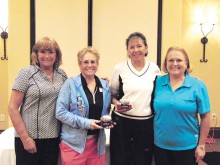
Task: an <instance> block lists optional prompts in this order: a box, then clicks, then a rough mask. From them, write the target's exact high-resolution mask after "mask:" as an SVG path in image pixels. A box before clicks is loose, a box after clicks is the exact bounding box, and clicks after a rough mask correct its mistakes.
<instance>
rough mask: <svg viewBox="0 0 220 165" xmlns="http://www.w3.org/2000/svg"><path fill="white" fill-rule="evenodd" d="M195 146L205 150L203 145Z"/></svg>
mask: <svg viewBox="0 0 220 165" xmlns="http://www.w3.org/2000/svg"><path fill="white" fill-rule="evenodd" d="M197 148H199V149H201V150H205V145H198V146H197Z"/></svg>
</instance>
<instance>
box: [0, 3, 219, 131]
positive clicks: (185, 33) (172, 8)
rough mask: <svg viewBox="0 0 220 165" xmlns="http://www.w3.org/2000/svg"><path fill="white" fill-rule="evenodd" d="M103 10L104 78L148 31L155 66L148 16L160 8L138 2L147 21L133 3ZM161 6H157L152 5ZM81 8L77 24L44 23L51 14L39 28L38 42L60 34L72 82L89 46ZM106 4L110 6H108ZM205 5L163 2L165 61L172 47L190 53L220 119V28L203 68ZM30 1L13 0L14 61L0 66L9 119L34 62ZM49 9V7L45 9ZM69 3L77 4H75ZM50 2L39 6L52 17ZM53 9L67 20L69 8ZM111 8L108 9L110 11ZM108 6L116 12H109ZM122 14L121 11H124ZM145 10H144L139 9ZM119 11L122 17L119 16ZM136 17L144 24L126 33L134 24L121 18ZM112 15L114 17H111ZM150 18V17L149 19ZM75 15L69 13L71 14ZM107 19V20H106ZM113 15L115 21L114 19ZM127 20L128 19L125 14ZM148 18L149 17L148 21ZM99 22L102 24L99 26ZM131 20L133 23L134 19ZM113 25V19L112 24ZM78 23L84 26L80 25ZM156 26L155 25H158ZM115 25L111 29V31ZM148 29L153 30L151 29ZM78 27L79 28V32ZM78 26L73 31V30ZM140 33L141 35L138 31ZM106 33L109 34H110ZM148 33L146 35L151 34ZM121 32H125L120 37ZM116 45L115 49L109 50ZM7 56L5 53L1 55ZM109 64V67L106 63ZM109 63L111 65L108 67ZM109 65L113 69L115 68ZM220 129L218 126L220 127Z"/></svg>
mask: <svg viewBox="0 0 220 165" xmlns="http://www.w3.org/2000/svg"><path fill="white" fill-rule="evenodd" d="M99 1H100V2H99V3H98V5H97V4H96V5H94V7H95V8H96V12H94V14H95V16H94V17H95V18H96V19H94V25H93V26H94V27H95V26H97V27H96V28H95V30H94V31H93V35H94V44H95V45H96V47H97V49H99V50H100V53H101V55H102V56H103V57H101V63H104V64H106V65H104V66H103V65H101V66H100V67H101V68H100V69H101V71H100V72H99V74H100V75H105V74H106V75H109V74H111V67H113V64H115V63H117V62H119V61H121V60H123V59H125V57H126V51H125V44H124V42H125V38H126V37H127V35H128V33H129V31H134V30H136V29H137V30H139V29H140V31H142V32H143V33H144V34H145V35H146V36H147V38H148V40H149V42H150V43H149V44H150V51H152V52H151V54H150V56H149V58H151V59H152V61H155V60H156V59H155V55H156V53H155V48H156V43H155V42H156V41H155V39H154V37H153V36H152V34H149V33H148V30H150V31H154V30H155V27H154V25H152V22H153V21H155V20H151V19H152V17H150V18H149V17H147V19H150V23H148V22H145V21H143V20H145V17H146V15H150V16H153V15H154V14H149V13H152V12H153V11H152V10H151V9H152V8H154V7H155V5H156V4H155V3H153V6H150V5H149V4H148V3H149V1H148V2H138V3H137V2H136V1H135V3H134V4H135V6H137V5H138V4H140V8H142V7H143V6H146V5H147V6H146V9H147V12H146V15H143V13H145V12H144V11H141V12H140V11H138V10H137V9H135V10H131V7H132V0H129V1H126V2H128V4H129V5H128V6H127V7H124V8H123V7H121V8H117V7H114V6H112V5H109V4H108V3H110V1H103V0H99ZM152 1H153V2H155V1H154V0H152ZM74 2H76V3H74V4H75V7H73V9H72V10H73V15H71V16H72V17H73V18H71V17H70V16H69V15H67V14H66V15H65V18H63V19H66V20H67V23H66V24H59V22H56V20H57V17H44V16H45V15H46V13H40V14H39V15H37V17H38V18H40V19H42V20H43V21H44V23H42V25H41V26H39V27H38V35H37V36H36V38H37V39H38V38H40V37H42V36H45V35H50V36H52V37H53V36H54V34H56V35H57V36H58V37H56V38H55V39H56V40H57V41H58V43H59V44H60V46H61V49H62V50H63V54H65V55H64V58H63V60H64V64H63V66H62V67H63V68H64V69H65V70H66V72H67V73H68V75H69V76H71V75H74V74H76V73H78V70H77V68H78V66H77V63H76V57H75V56H76V52H77V51H78V49H80V48H81V47H83V46H86V45H87V38H86V36H87V28H86V26H87V7H84V8H83V7H82V6H87V0H80V1H74ZM105 2H106V3H105ZM116 2H118V3H117V4H119V6H120V5H122V1H115V0H111V3H112V4H114V3H116ZM200 2H201V1H200V0H182V1H180V0H166V1H163V30H162V39H163V40H162V41H163V42H162V59H163V57H164V55H165V53H166V50H167V49H168V47H170V46H173V45H177V46H182V47H184V48H185V49H186V51H187V52H188V54H189V56H190V59H191V63H192V65H193V69H194V70H193V72H192V74H193V75H195V76H197V77H199V78H201V79H202V80H203V81H204V82H205V83H206V85H207V87H208V90H209V94H210V99H211V109H212V112H215V113H217V117H218V118H220V111H219V110H218V109H219V107H220V105H219V94H220V86H219V85H218V84H220V78H219V76H218V75H219V72H220V71H219V69H218V64H219V61H220V56H219V55H218V54H219V52H220V47H219V45H220V43H219V42H220V40H219V38H220V32H219V25H218V23H217V25H216V27H215V29H214V31H213V32H212V33H211V34H209V35H208V39H209V42H208V44H207V45H206V54H207V59H208V62H207V63H200V62H199V60H200V59H201V58H202V44H201V43H200V39H201V37H202V33H201V31H200V29H199V28H195V24H196V22H195V20H193V13H194V10H195V8H196V7H197V6H201V4H200ZM204 2H206V3H207V4H206V6H209V4H214V6H215V8H216V9H217V11H220V10H219V8H220V7H219V6H220V1H218V0H206V1H204ZM29 3H30V2H29V0H22V1H15V0H9V38H8V40H7V52H8V56H9V60H8V61H0V82H1V85H0V113H4V114H6V115H7V104H8V100H9V99H8V98H9V96H10V93H11V87H12V84H13V82H14V78H15V76H16V75H17V72H18V71H19V70H20V69H21V68H22V67H24V66H27V65H29V61H30V58H29V57H30V47H29V45H30V25H29V20H30V17H29V15H30V14H29V12H30V9H29V6H30V4H29ZM42 3H43V5H42ZM69 3H73V2H72V1H69ZM50 4H51V3H50V0H48V1H43V0H42V1H40V0H39V1H37V5H40V6H41V7H42V8H44V7H45V8H46V9H47V10H45V12H48V8H49V9H51V10H52V9H53V8H52V7H49V6H50ZM53 4H57V6H59V7H60V8H59V10H55V9H54V10H52V11H53V12H59V13H64V14H65V11H66V10H65V9H64V10H63V8H66V7H67V6H66V5H67V4H66V3H64V2H63V1H61V2H60V3H58V1H53ZM107 4H108V5H107ZM107 6H110V7H109V8H108V7H107ZM119 9H120V11H121V12H120V11H119ZM138 9H139V7H138ZM114 11H116V12H114ZM131 11H132V12H135V14H133V15H134V17H132V19H131V20H132V21H133V22H134V26H136V25H137V24H139V25H138V26H139V27H137V28H136V27H134V26H132V25H131V26H129V27H128V29H125V28H120V27H124V25H126V23H127V22H128V20H127V19H126V20H124V19H122V21H121V22H120V18H117V16H119V14H121V13H122V14H123V13H127V12H128V13H129V12H131ZM111 12H114V13H112V15H111ZM148 12H149V13H148ZM68 13H69V12H68ZM101 13H103V15H102V14H101ZM108 14H109V15H108ZM216 14H217V17H218V18H220V15H219V12H217V13H216ZM124 15H126V14H124ZM142 15H143V16H142ZM107 16H108V18H111V17H113V18H115V19H116V20H115V21H116V22H117V24H118V25H119V26H118V27H119V29H114V24H112V22H111V21H110V22H108V20H106V19H107V18H106V17H107ZM136 17H140V21H137V20H136V19H135V18H136ZM97 19H98V20H97ZM128 19H129V18H128ZM50 20H54V22H55V23H52V24H48V22H47V21H50ZM109 20H111V19H109ZM76 22H80V25H82V26H79V24H77V23H76ZM154 23H155V22H154ZM108 24H109V25H108ZM146 24H147V25H146ZM49 25H50V26H49ZM73 25H74V26H73ZM72 26H73V27H72ZM138 28H139V29H138ZM71 30H72V31H73V33H72V34H70V33H68V31H71ZM105 30H106V31H105ZM145 30H146V31H145ZM118 31H119V32H118ZM108 35H111V36H112V37H113V39H112V40H108ZM110 44H113V45H114V46H113V47H112V46H109V45H110ZM2 48H3V46H2V42H0V50H2ZM0 52H1V51H0ZM102 60H103V61H102ZM106 61H107V63H105V62H106ZM109 62H111V63H112V64H111V65H110V64H109ZM212 124H213V123H212ZM9 125H10V124H9V122H8V120H6V122H0V129H5V128H7V127H9ZM219 126H220V123H219V124H218V127H219Z"/></svg>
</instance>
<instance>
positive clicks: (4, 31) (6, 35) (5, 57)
mask: <svg viewBox="0 0 220 165" xmlns="http://www.w3.org/2000/svg"><path fill="white" fill-rule="evenodd" d="M0 27H1V26H0ZM7 28H8V26H7V27H6V28H5V30H4V29H3V28H2V27H1V29H2V32H1V38H2V39H3V40H4V56H3V57H1V60H8V57H7V55H6V39H7V38H8V33H7V32H6V30H7Z"/></svg>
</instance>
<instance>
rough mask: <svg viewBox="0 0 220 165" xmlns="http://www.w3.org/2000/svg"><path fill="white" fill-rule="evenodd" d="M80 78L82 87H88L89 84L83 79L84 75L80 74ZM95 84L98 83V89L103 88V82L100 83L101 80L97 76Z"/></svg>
mask: <svg viewBox="0 0 220 165" xmlns="http://www.w3.org/2000/svg"><path fill="white" fill-rule="evenodd" d="M80 77H81V81H82V85H83V86H86V87H87V82H86V80H85V78H84V77H83V75H82V73H81V74H80ZM95 82H96V87H101V88H102V85H101V82H100V81H99V78H98V77H97V76H96V75H95Z"/></svg>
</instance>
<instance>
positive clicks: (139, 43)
mask: <svg viewBox="0 0 220 165" xmlns="http://www.w3.org/2000/svg"><path fill="white" fill-rule="evenodd" d="M127 52H128V55H129V57H130V58H131V60H132V61H143V60H144V58H145V55H146V53H147V46H145V45H144V42H143V40H142V39H141V38H140V37H133V38H131V39H130V40H129V42H128V47H127Z"/></svg>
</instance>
